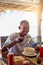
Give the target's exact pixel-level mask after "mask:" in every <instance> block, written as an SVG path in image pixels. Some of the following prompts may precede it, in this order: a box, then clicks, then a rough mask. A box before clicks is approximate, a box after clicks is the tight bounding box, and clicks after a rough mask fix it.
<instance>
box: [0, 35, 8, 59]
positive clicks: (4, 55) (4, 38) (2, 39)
mask: <svg viewBox="0 0 43 65" xmlns="http://www.w3.org/2000/svg"><path fill="white" fill-rule="evenodd" d="M7 38H8V36H3V37H1V47H3V44H4V42H5V41H6V39H7ZM7 53H8V52H7V51H6V52H5V53H3V52H2V57H3V58H5V57H7Z"/></svg>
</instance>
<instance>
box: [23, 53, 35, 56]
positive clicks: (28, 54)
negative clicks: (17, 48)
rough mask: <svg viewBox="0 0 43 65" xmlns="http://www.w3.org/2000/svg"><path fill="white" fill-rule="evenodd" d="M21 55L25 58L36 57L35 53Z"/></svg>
mask: <svg viewBox="0 0 43 65" xmlns="http://www.w3.org/2000/svg"><path fill="white" fill-rule="evenodd" d="M22 55H24V56H27V57H35V56H36V53H34V54H33V55H32V54H31V55H30V54H28V55H27V54H25V53H24V52H22Z"/></svg>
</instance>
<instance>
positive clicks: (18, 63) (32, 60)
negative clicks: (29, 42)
mask: <svg viewBox="0 0 43 65" xmlns="http://www.w3.org/2000/svg"><path fill="white" fill-rule="evenodd" d="M1 57H2V54H1V53H0V58H1ZM4 59H5V60H6V61H7V58H4ZM5 60H4V61H5ZM25 60H28V61H30V65H36V64H37V58H36V57H32V58H30V57H26V56H24V55H21V56H14V61H15V65H22V62H23V61H25ZM6 61H5V62H6ZM40 65H41V64H40Z"/></svg>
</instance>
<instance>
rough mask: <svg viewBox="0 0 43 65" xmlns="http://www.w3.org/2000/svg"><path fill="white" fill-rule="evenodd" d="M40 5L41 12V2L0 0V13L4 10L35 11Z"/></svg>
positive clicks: (42, 6)
mask: <svg viewBox="0 0 43 65" xmlns="http://www.w3.org/2000/svg"><path fill="white" fill-rule="evenodd" d="M40 5H41V9H42V10H43V0H0V11H4V10H6V9H11V10H23V11H36V10H37V9H39V6H40Z"/></svg>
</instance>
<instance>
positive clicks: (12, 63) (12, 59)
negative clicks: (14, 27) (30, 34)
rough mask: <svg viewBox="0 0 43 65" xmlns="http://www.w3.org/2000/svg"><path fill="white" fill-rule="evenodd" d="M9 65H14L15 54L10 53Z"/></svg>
mask: <svg viewBox="0 0 43 65" xmlns="http://www.w3.org/2000/svg"><path fill="white" fill-rule="evenodd" d="M7 57H8V65H14V54H13V53H8V55H7Z"/></svg>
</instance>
